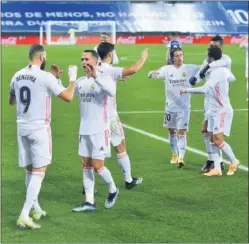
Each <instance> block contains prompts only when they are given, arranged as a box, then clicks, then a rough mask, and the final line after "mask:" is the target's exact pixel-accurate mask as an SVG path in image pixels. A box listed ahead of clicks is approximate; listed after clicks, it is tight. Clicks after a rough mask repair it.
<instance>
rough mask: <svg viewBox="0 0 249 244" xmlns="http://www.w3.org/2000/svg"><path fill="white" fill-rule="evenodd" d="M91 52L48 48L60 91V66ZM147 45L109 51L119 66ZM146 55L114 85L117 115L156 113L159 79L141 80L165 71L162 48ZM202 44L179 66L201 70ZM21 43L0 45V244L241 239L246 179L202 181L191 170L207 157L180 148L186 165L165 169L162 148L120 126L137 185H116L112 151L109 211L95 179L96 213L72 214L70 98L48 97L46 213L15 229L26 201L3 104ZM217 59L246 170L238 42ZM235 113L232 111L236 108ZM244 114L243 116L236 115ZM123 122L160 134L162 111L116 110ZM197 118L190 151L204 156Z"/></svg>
mask: <svg viewBox="0 0 249 244" xmlns="http://www.w3.org/2000/svg"><path fill="white" fill-rule="evenodd" d="M89 47H93V46H72V47H63V46H55V47H47V55H48V64H47V69H48V67H49V65H50V64H52V63H57V64H58V65H60V66H61V68H62V69H64V70H65V72H64V74H63V77H62V80H63V83H64V85H67V66H68V65H69V64H77V65H78V66H79V72H78V73H79V76H81V75H82V74H83V71H82V69H81V68H80V57H81V53H82V51H83V50H84V49H86V48H89ZM145 47H147V46H146V45H117V47H116V49H117V52H118V55H119V57H124V58H122V59H121V61H120V66H128V65H131V64H132V63H134V62H135V61H136V60H137V59H139V57H140V54H141V51H142V50H143V49H144V48H145ZM148 47H149V58H148V60H147V62H146V64H145V65H144V67H143V69H142V70H141V71H140V72H138V73H137V74H136V75H134V76H133V77H132V78H131V79H130V80H129V82H128V83H119V85H118V90H117V101H118V110H119V111H120V112H122V111H163V110H164V82H163V81H161V80H148V79H147V74H148V72H149V71H150V70H153V69H156V68H159V67H161V66H163V65H164V60H165V47H164V46H163V45H149V46H148ZM206 48H207V45H185V46H184V51H185V63H193V64H200V63H201V62H202V61H203V59H204V57H205V52H206ZM27 52H28V46H4V47H2V189H1V190H2V211H1V215H2V241H1V242H2V243H8V242H11V243H28V242H29V243H38V242H39V243H56V242H57V243H76V242H77V243H83V242H88V243H90V242H94V243H97V242H101V243H107V242H115V243H117V242H126V243H129V242H133V243H135V242H175V243H179V242H185V243H187V242H198V243H204V242H206V243H211V242H219V243H227V242H230V243H231V242H233V243H235V242H238V243H246V242H248V233H247V231H248V175H247V173H248V172H246V171H243V170H241V169H239V170H238V172H237V173H236V175H235V176H233V177H227V176H226V174H225V173H226V171H227V169H228V166H227V165H226V171H225V173H224V174H223V176H222V177H218V178H205V177H203V176H202V174H200V173H199V170H200V167H201V166H202V165H203V163H204V161H205V160H206V158H205V157H203V156H201V155H198V154H194V153H192V152H189V151H187V152H186V158H185V162H186V167H185V168H184V169H182V170H178V169H177V168H175V166H172V165H170V164H169V159H170V157H171V150H170V147H169V145H168V144H166V143H164V142H162V141H159V140H156V139H153V138H150V137H148V136H145V135H142V134H140V133H137V132H134V131H132V130H129V129H126V130H125V133H126V138H127V147H128V153H129V155H130V158H131V162H132V171H133V175H134V176H142V177H144V183H143V184H142V185H141V186H139V187H137V188H135V189H133V190H130V191H128V190H126V189H125V188H124V180H123V176H122V172H121V170H120V168H119V166H118V164H117V160H116V157H115V154H114V152H113V157H112V158H111V159H108V160H107V161H106V166H107V167H108V168H109V169H110V170H111V172H112V174H113V177H114V179H115V181H116V183H117V185H118V186H119V187H120V195H119V198H118V199H117V202H116V205H115V206H114V208H113V209H109V210H106V209H105V208H104V201H105V198H106V196H107V194H108V192H107V188H106V186H105V185H104V183H103V182H102V181H101V179H99V177H98V176H96V180H97V183H96V188H97V189H98V193H97V194H96V205H97V211H96V212H95V213H86V214H84V213H80V214H75V213H72V208H73V207H75V206H77V205H78V204H80V203H81V202H82V200H83V195H82V194H81V189H82V171H81V162H80V158H79V156H78V154H77V150H78V127H79V109H78V106H79V105H78V101H77V99H75V100H74V101H73V102H72V103H69V104H67V103H64V102H62V101H60V100H59V99H58V98H53V106H52V124H51V126H52V135H53V163H52V165H51V166H49V168H48V170H47V174H46V178H45V181H44V184H43V186H42V191H41V194H40V203H41V206H42V207H43V208H44V210H46V211H47V213H48V217H47V218H45V219H43V220H40V221H39V222H40V223H41V225H42V228H41V229H38V230H33V231H32V230H31V231H21V230H17V229H16V227H15V223H16V220H17V217H18V215H19V213H20V210H21V208H22V205H23V202H24V199H25V184H24V170H22V169H19V168H18V157H17V142H16V109H15V107H10V106H9V105H8V94H9V84H10V79H11V77H12V75H13V74H14V73H15V72H16V71H17V70H19V69H21V68H23V67H24V66H25V65H27V56H28V55H27ZM224 53H226V54H228V55H230V56H231V58H232V61H233V63H232V71H233V73H234V74H235V76H236V78H237V81H236V82H235V83H233V84H232V85H231V87H230V94H231V103H232V106H233V108H234V109H236V110H235V112H234V121H233V125H232V132H231V136H230V137H229V138H228V142H229V143H230V144H231V146H232V148H233V149H234V152H235V154H236V155H237V157H238V158H239V159H240V160H241V164H242V165H244V166H246V167H247V166H248V136H247V135H248V127H247V125H248V111H247V108H248V103H247V102H246V96H247V93H246V85H245V78H244V76H245V75H244V73H245V53H244V50H241V49H239V47H238V46H237V45H236V46H235V45H227V46H225V48H224ZM192 109H193V110H201V109H203V96H202V95H194V96H193V97H192ZM237 109H238V110H237ZM240 109H245V110H240ZM120 118H121V120H122V122H123V123H124V124H127V125H129V126H133V127H135V128H138V129H142V130H144V131H147V132H149V133H152V134H155V135H158V136H161V137H165V138H166V139H167V138H168V133H167V131H166V130H165V129H164V128H162V122H163V113H128V114H125V113H124V114H123V113H121V114H120ZM202 119H203V113H202V112H200V111H199V112H198V111H195V112H192V113H191V119H190V130H189V133H188V145H189V146H191V147H193V148H195V149H198V150H201V151H204V143H203V139H202V135H201V133H200V128H201V123H202Z"/></svg>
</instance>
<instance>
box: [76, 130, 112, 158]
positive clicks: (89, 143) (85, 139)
mask: <svg viewBox="0 0 249 244" xmlns="http://www.w3.org/2000/svg"><path fill="white" fill-rule="evenodd" d="M108 133H109V132H108V130H105V131H103V132H100V133H98V134H94V135H80V136H79V151H78V153H79V155H80V156H81V157H89V158H92V159H100V160H104V159H105V155H106V152H107V147H108V144H109V137H108Z"/></svg>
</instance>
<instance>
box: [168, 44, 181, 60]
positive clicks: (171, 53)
mask: <svg viewBox="0 0 249 244" xmlns="http://www.w3.org/2000/svg"><path fill="white" fill-rule="evenodd" d="M176 51H182V52H183V50H182V48H180V47H177V48H173V49H171V50H170V59H173V58H174V55H175V52H176Z"/></svg>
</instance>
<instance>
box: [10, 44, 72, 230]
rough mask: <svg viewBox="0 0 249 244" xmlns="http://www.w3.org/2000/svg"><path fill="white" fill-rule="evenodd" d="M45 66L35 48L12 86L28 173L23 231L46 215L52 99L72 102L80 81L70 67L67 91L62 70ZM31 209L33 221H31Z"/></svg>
mask: <svg viewBox="0 0 249 244" xmlns="http://www.w3.org/2000/svg"><path fill="white" fill-rule="evenodd" d="M45 64H46V52H45V50H44V47H43V46H41V45H37V44H35V45H32V46H31V47H30V49H29V65H28V66H27V67H25V68H23V69H21V70H20V71H18V72H16V73H15V74H14V76H13V78H12V80H11V84H10V95H9V104H10V105H14V104H16V108H17V141H18V152H19V166H20V167H23V168H25V169H26V176H25V183H26V188H27V191H26V200H25V203H24V206H23V209H22V211H21V214H20V216H19V218H18V220H17V227H18V228H22V229H24V228H30V229H37V228H40V227H41V226H40V225H39V224H37V223H35V222H33V219H35V220H38V219H40V218H41V217H42V216H45V215H46V212H45V211H43V210H42V209H41V207H40V205H39V202H38V195H39V192H40V189H41V185H42V182H43V179H44V177H45V172H46V169H47V166H48V165H49V164H51V159H52V139H51V128H50V121H51V96H52V94H54V95H55V96H58V97H59V98H61V99H62V100H64V101H66V102H70V101H72V99H73V96H74V83H75V80H76V78H77V67H76V66H70V67H69V70H68V75H69V81H70V83H69V86H68V88H65V87H63V86H62V85H61V81H60V80H59V76H60V73H61V71H60V69H59V67H58V66H57V65H53V66H52V67H51V69H52V74H51V73H49V72H46V71H44V68H45ZM55 76H56V77H55ZM31 209H32V210H33V211H32V217H33V219H32V218H30V217H29V214H30V211H31Z"/></svg>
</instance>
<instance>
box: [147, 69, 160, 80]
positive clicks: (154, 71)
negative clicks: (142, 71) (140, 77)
mask: <svg viewBox="0 0 249 244" xmlns="http://www.w3.org/2000/svg"><path fill="white" fill-rule="evenodd" d="M157 75H159V72H158V71H156V70H153V71H151V72H149V74H148V78H149V79H154V78H156V77H157Z"/></svg>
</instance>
